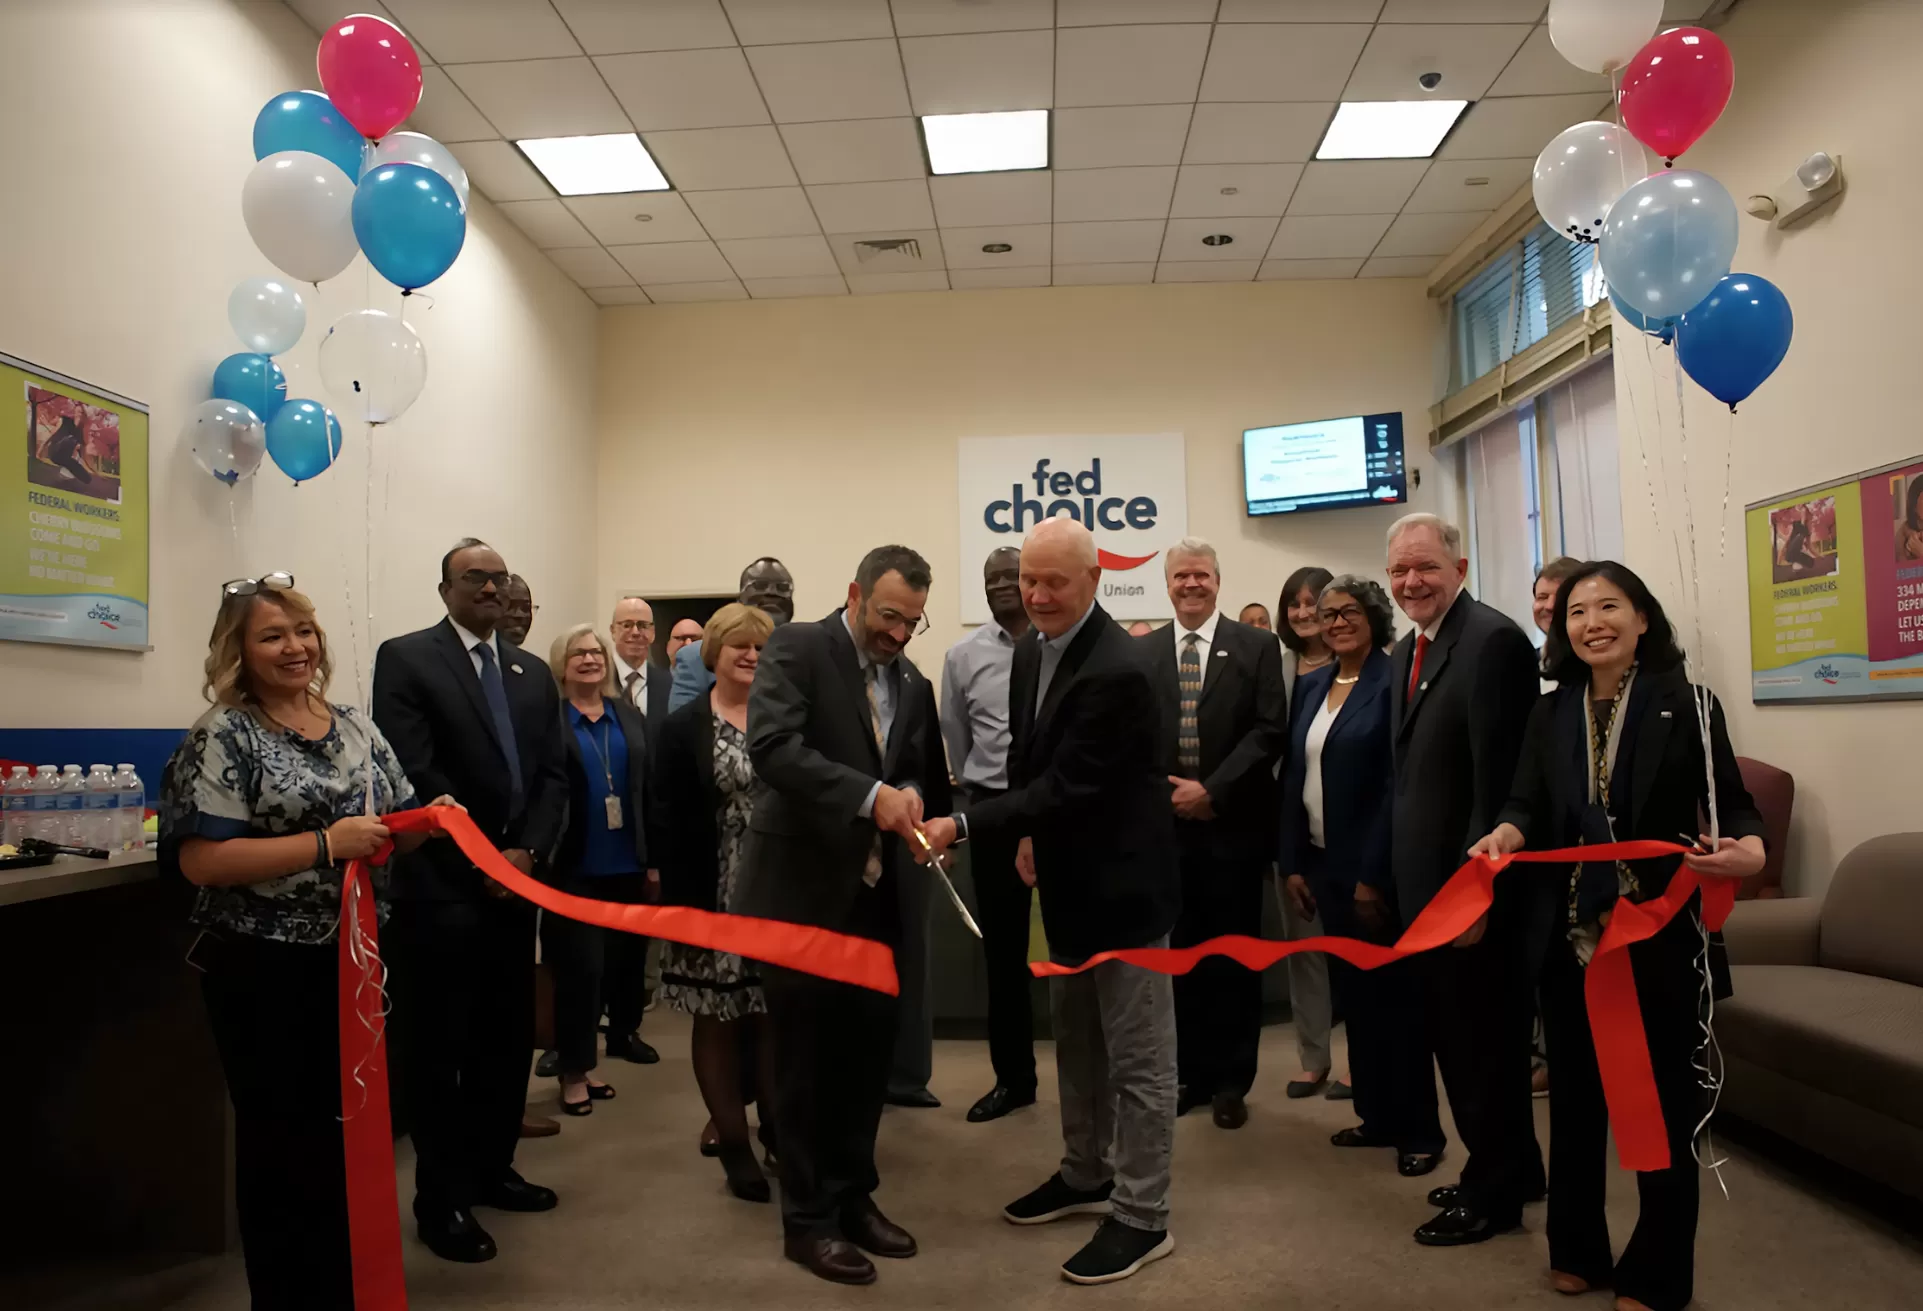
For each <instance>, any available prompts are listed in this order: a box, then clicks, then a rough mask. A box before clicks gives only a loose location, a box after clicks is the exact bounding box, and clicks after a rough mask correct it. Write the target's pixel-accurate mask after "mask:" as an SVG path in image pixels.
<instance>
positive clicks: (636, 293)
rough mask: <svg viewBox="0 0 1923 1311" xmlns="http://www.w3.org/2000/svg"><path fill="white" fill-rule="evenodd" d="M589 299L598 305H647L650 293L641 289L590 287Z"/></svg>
mask: <svg viewBox="0 0 1923 1311" xmlns="http://www.w3.org/2000/svg"><path fill="white" fill-rule="evenodd" d="M588 298H589V299H590V300H592V301H593V302H594V303H595V304H596V305H646V304H647V303H648V293H647V292H645V291H643V290H641V288H639V287H589V288H588Z"/></svg>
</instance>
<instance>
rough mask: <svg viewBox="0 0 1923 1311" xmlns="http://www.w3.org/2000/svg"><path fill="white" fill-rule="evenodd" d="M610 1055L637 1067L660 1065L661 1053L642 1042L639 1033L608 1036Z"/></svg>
mask: <svg viewBox="0 0 1923 1311" xmlns="http://www.w3.org/2000/svg"><path fill="white" fill-rule="evenodd" d="M608 1055H609V1056H619V1057H620V1058H621V1059H622V1060H624V1061H633V1062H634V1063H635V1064H636V1065H659V1064H660V1063H661V1053H660V1052H658V1051H656V1050H655V1049H654V1048H653V1047H651V1046H649V1045H648V1044H647V1043H645V1042H643V1041H642V1040H641V1035H640V1034H638V1033H624V1034H620V1035H616V1034H612V1033H611V1034H609V1035H608Z"/></svg>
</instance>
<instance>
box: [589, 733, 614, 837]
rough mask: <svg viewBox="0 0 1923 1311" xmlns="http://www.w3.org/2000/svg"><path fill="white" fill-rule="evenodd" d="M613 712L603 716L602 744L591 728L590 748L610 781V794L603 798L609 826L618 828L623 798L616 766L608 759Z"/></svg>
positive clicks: (604, 775) (605, 777) (602, 775)
mask: <svg viewBox="0 0 1923 1311" xmlns="http://www.w3.org/2000/svg"><path fill="white" fill-rule="evenodd" d="M613 713H614V712H613V711H612V710H610V711H608V712H607V713H606V714H605V715H603V716H602V719H601V725H600V727H601V745H600V746H598V747H597V746H595V744H594V733H593V731H592V730H589V732H588V750H590V751H592V752H594V758H595V763H596V764H598V765H600V766H601V777H602V778H604V779H606V780H607V782H608V794H607V796H605V797H603V798H602V801H603V803H604V804H605V805H606V806H607V811H608V827H609V828H610V829H618V828H620V827H621V798H620V797H619V796H618V795H616V794H615V791H614V766H613V765H612V764H611V763H610V762H609V760H608V753H609V750H610V747H609V735H608V719H609V718H611V717H612V716H613Z"/></svg>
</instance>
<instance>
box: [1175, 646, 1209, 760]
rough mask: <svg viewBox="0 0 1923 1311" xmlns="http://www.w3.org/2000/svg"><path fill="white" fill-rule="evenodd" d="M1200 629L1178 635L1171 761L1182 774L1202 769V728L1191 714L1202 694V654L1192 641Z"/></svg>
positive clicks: (1193, 714) (1193, 712)
mask: <svg viewBox="0 0 1923 1311" xmlns="http://www.w3.org/2000/svg"><path fill="white" fill-rule="evenodd" d="M1201 639H1202V635H1201V634H1200V633H1190V634H1189V635H1188V636H1186V637H1184V638H1183V639H1182V664H1181V669H1180V672H1179V673H1178V675H1177V677H1176V683H1177V685H1178V686H1179V687H1180V688H1181V690H1182V717H1181V719H1180V721H1179V722H1178V723H1177V726H1176V732H1175V763H1176V766H1177V768H1179V769H1180V770H1181V771H1182V775H1183V777H1185V778H1194V777H1195V776H1196V775H1197V774H1199V773H1200V772H1201V770H1202V729H1201V726H1200V724H1199V723H1198V722H1197V719H1196V715H1195V703H1196V701H1197V700H1199V699H1200V697H1201V695H1202V654H1201V652H1199V651H1197V650H1196V649H1195V644H1196V643H1197V642H1199V641H1200V640H1201Z"/></svg>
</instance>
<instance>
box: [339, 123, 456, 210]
mask: <svg viewBox="0 0 1923 1311" xmlns="http://www.w3.org/2000/svg"><path fill="white" fill-rule="evenodd" d="M382 164H419V165H421V166H422V167H424V168H431V169H433V170H434V171H435V172H436V173H439V174H440V175H441V176H442V177H444V178H446V179H447V180H448V182H449V183H450V184H451V185H452V186H453V188H454V194H455V195H457V196H459V197H460V198H461V208H462V209H466V208H467V170H466V169H464V168H462V167H461V161H460V160H458V159H456V158H454V152H453V151H451V150H449V149H448V148H447V147H446V146H444V145H442V144H441V143H440V142H438V141H436V140H435V139H434V138H433V137H430V136H426V135H423V134H422V133H419V132H390V133H388V134H387V135H386V136H384V137H382V138H381V141H380V144H379V145H377V146H375V147H374V148H373V149H372V150H370V151H368V152H367V159H366V162H365V163H363V164H362V165H361V176H362V177H366V176H367V175H368V173H370V172H371V171H373V170H374V169H377V168H379V167H380V166H381V165H382Z"/></svg>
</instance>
